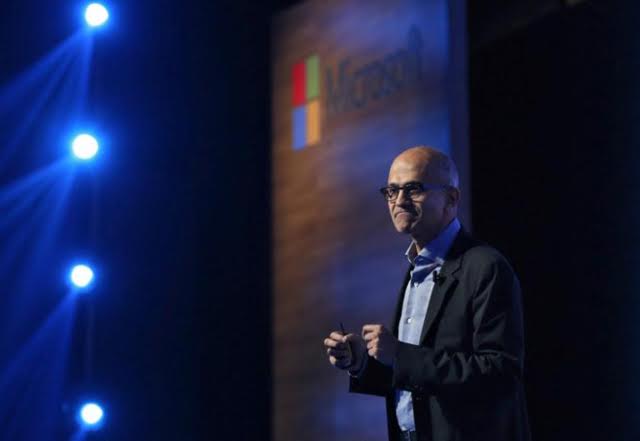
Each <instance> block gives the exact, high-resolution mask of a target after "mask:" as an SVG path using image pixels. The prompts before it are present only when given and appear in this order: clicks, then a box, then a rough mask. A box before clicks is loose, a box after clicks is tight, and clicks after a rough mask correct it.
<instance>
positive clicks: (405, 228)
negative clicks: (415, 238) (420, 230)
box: [394, 224, 413, 234]
mask: <svg viewBox="0 0 640 441" xmlns="http://www.w3.org/2000/svg"><path fill="white" fill-rule="evenodd" d="M394 226H395V227H396V231H397V232H398V233H402V234H411V231H413V225H411V224H399V225H398V224H395V225H394Z"/></svg>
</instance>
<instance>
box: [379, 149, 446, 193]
mask: <svg viewBox="0 0 640 441" xmlns="http://www.w3.org/2000/svg"><path fill="white" fill-rule="evenodd" d="M394 168H396V169H397V168H403V169H413V170H416V171H417V172H418V173H419V175H420V176H422V179H423V180H424V182H428V183H432V184H441V185H450V186H451V187H455V188H458V184H459V182H458V169H457V168H456V165H455V164H454V162H453V161H452V160H451V158H449V157H448V156H447V155H446V154H444V153H443V152H441V151H440V150H438V149H435V148H433V147H427V146H415V147H411V148H408V149H407V150H405V151H403V152H402V153H400V154H399V155H398V156H397V157H396V159H394V160H393V164H392V165H391V169H394Z"/></svg>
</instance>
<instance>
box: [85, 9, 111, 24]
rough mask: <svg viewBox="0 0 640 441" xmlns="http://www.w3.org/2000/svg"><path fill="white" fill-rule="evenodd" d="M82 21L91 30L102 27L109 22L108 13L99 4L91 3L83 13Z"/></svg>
mask: <svg viewBox="0 0 640 441" xmlns="http://www.w3.org/2000/svg"><path fill="white" fill-rule="evenodd" d="M84 19H85V20H86V21H87V24H88V25H89V26H91V27H92V28H95V27H97V26H102V25H103V24H105V23H106V21H107V20H109V11H107V8H105V7H104V6H103V5H101V4H100V3H91V4H90V5H89V6H87V9H85V11H84Z"/></svg>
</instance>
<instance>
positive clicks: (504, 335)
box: [391, 251, 524, 393]
mask: <svg viewBox="0 0 640 441" xmlns="http://www.w3.org/2000/svg"><path fill="white" fill-rule="evenodd" d="M474 257H475V259H469V260H470V261H471V262H467V263H468V264H469V265H470V266H471V267H470V268H469V272H470V273H471V272H472V273H474V275H473V277H465V279H464V280H460V282H459V283H460V284H461V287H460V288H461V289H470V290H472V291H473V293H472V296H471V297H470V298H471V300H470V307H469V311H470V312H469V313H470V314H471V323H472V330H473V336H472V345H471V346H472V347H471V349H470V350H469V351H467V352H462V351H461V352H450V351H446V350H444V349H441V350H435V349H434V348H431V347H423V346H416V345H412V344H408V343H403V342H399V343H398V348H397V351H396V354H395V357H394V363H393V368H392V380H391V384H392V387H393V388H398V389H404V390H408V391H410V392H418V393H424V392H433V391H434V390H439V389H442V388H447V387H450V386H452V387H453V386H458V387H460V386H461V387H464V386H466V385H482V384H487V383H490V384H492V383H495V381H496V380H499V381H501V380H504V379H505V378H508V377H520V376H521V374H522V369H523V357H524V335H523V325H522V306H521V295H520V286H519V282H518V279H517V277H516V276H515V274H514V272H513V270H512V269H511V267H510V266H509V264H508V262H507V261H506V259H504V258H503V257H502V256H501V255H500V254H499V253H497V251H494V252H484V253H482V254H481V255H477V256H474ZM436 346H437V345H436Z"/></svg>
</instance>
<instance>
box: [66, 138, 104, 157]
mask: <svg viewBox="0 0 640 441" xmlns="http://www.w3.org/2000/svg"><path fill="white" fill-rule="evenodd" d="M99 148H100V146H99V145H98V141H97V140H96V139H95V138H94V137H93V136H91V135H88V134H86V133H83V134H82V135H78V136H76V137H75V139H74V140H73V143H72V144H71V149H72V150H73V154H74V155H76V157H77V158H78V159H82V160H85V161H86V160H88V159H91V158H93V157H94V156H95V155H96V154H97V153H98V149H99Z"/></svg>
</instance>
